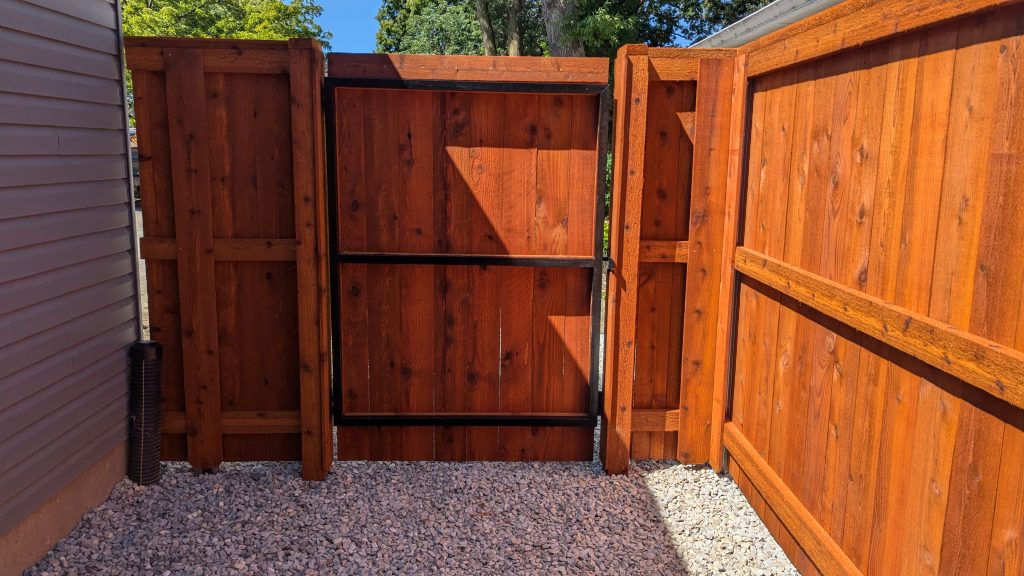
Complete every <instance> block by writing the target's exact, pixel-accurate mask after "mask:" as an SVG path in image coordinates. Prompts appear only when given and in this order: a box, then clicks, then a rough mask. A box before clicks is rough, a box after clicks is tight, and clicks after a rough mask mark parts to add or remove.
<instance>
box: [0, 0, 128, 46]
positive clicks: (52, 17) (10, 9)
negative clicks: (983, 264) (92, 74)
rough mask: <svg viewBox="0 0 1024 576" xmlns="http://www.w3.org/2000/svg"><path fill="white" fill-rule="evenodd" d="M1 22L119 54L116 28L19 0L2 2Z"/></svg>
mask: <svg viewBox="0 0 1024 576" xmlns="http://www.w3.org/2000/svg"><path fill="white" fill-rule="evenodd" d="M78 1H79V0H76V1H75V2H68V4H76V3H77V2H78ZM0 26H3V27H5V28H10V29H12V30H20V31H22V32H26V33H28V34H32V35H35V36H40V37H42V38H56V39H57V40H59V41H60V42H61V43H62V44H68V45H71V46H78V47H81V48H88V49H89V50H94V51H96V52H102V53H104V54H117V32H116V31H115V30H112V29H111V28H109V27H107V26H100V25H99V24H93V23H91V22H86V21H83V20H79V19H77V18H74V17H71V16H68V15H66V14H62V13H60V12H55V11H53V10H48V9H46V8H43V7H40V6H36V5H34V4H29V3H26V2H22V1H20V0H13V1H9V2H5V3H3V4H2V5H0Z"/></svg>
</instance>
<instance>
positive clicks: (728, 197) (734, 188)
mask: <svg viewBox="0 0 1024 576" xmlns="http://www.w3.org/2000/svg"><path fill="white" fill-rule="evenodd" d="M746 125H747V56H746V55H745V54H744V55H741V56H739V57H737V58H736V60H735V64H734V65H733V81H732V119H731V120H730V122H729V174H728V176H727V178H726V180H727V182H726V187H725V212H724V215H723V218H724V220H725V222H724V229H723V236H722V257H721V275H722V281H721V288H720V289H719V291H718V322H717V325H716V328H715V350H716V351H717V354H716V358H715V365H714V374H713V380H714V387H713V392H712V394H713V396H712V400H711V451H710V454H709V457H708V459H709V461H710V464H711V467H712V468H714V470H715V472H718V473H720V474H721V473H722V471H723V470H724V469H725V452H724V450H723V447H722V434H723V428H724V426H725V416H726V411H727V409H728V402H729V382H730V380H731V379H732V350H731V349H730V346H729V343H730V342H732V336H733V330H734V325H735V316H736V270H735V269H734V268H733V258H734V255H735V252H736V244H737V242H738V240H739V229H740V226H743V220H742V218H740V213H741V211H742V201H743V187H744V180H745V179H746V162H747V157H746V140H747V129H746Z"/></svg>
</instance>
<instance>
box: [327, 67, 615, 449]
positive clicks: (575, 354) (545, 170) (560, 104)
mask: <svg viewBox="0 0 1024 576" xmlns="http://www.w3.org/2000/svg"><path fill="white" fill-rule="evenodd" d="M341 60H344V58H342V59H341ZM341 60H339V59H337V58H336V59H335V63H337V62H339V61H341ZM356 60H358V58H356ZM375 60H376V61H377V62H380V61H381V60H380V59H375ZM435 60H436V58H434V57H422V58H419V57H415V58H413V57H410V58H405V57H403V58H402V63H403V64H402V65H403V66H411V67H414V68H415V67H416V66H426V67H429V66H432V65H433V64H431V62H434V61H435ZM457 60H458V59H456V61H457ZM354 61H355V60H353V62H354ZM452 62H454V61H452ZM449 63H450V62H449ZM502 63H503V65H505V64H508V65H515V64H516V61H514V60H512V61H502ZM592 64H593V62H588V65H592ZM448 72H449V74H451V73H452V71H450V70H449V71H448ZM345 73H346V74H349V75H358V76H362V77H366V76H367V75H373V74H374V72H373V71H368V70H365V69H359V68H358V66H356V67H354V68H352V67H350V68H347V69H346V72H345ZM485 76H486V77H487V78H488V79H490V80H494V79H497V78H499V77H500V74H499V73H498V72H494V71H492V72H490V73H488V74H485ZM355 94H360V95H362V98H363V99H362V100H361V103H360V104H361V106H362V110H361V111H360V110H356V109H355V108H354V107H353V106H352V105H351V103H350V100H351V99H352V98H353V95H355ZM335 97H336V98H337V99H336V104H337V115H338V117H337V118H336V119H335V121H336V122H339V123H340V124H338V126H339V134H338V140H337V146H338V154H339V158H338V159H337V161H338V162H339V170H338V171H337V172H338V175H339V182H338V190H339V210H340V211H341V212H342V213H343V214H344V213H345V212H350V213H352V214H355V213H357V212H360V213H363V215H362V216H360V217H361V218H362V219H363V220H362V222H361V223H360V225H361V226H363V229H364V230H365V237H366V241H365V242H363V243H362V245H352V243H351V242H349V243H348V244H347V245H346V243H345V242H343V243H342V246H341V249H342V250H343V251H345V252H363V253H371V254H372V253H405V254H468V255H473V254H484V255H499V256H506V255H507V256H509V257H523V256H527V255H534V256H567V255H568V256H573V257H579V258H592V257H593V250H594V239H593V231H594V228H593V226H594V224H593V218H594V210H595V202H596V201H597V198H596V189H597V182H596V179H595V175H596V173H597V146H598V139H597V136H598V124H597V122H596V115H597V104H598V98H597V97H596V96H594V95H575V94H519V93H500V92H479V93H474V92H464V91H452V92H446V91H436V90H382V89H374V88H348V87H346V88H339V89H337V91H336V93H335ZM371 100H372V103H371ZM387 110H399V111H402V110H405V111H407V112H404V113H403V112H399V113H398V114H397V115H396V116H397V121H395V120H392V119H389V118H386V117H385V116H386V111H387ZM511 110H515V112H514V113H512V112H510V111H511ZM424 111H428V112H429V113H424ZM346 114H357V115H361V116H362V118H360V119H359V120H358V123H356V122H353V121H352V120H347V119H345V117H344V115H346ZM392 124H394V126H392ZM356 147H362V148H361V149H360V150H356V149H355V148H356ZM345 155H348V157H352V156H359V157H361V158H362V159H363V161H362V166H361V168H360V171H359V172H358V173H354V172H352V171H351V170H350V169H349V168H347V167H345V165H346V164H348V163H350V161H349V160H348V159H346V157H345ZM389 158H395V159H396V161H392V160H389ZM391 165H394V166H397V168H392V167H391ZM346 180H348V182H346ZM357 187H361V188H362V190H367V191H374V192H373V194H372V195H369V192H363V191H360V190H358V189H357ZM356 194H367V195H368V196H366V197H364V198H359V197H357V196H356ZM357 207H358V208H357ZM344 222H345V220H344V218H342V223H343V224H342V225H344ZM342 234H345V232H342ZM348 268H349V266H348V265H344V266H343V269H344V270H347V269H348ZM385 269H391V270H393V271H394V273H396V274H397V275H398V276H397V277H395V278H396V279H392V278H391V277H390V276H388V275H387V274H388V273H385V272H384V271H383V270H385ZM366 270H367V274H368V275H369V276H370V277H371V278H370V279H369V280H368V282H369V284H370V285H373V286H374V287H375V289H374V292H376V293H370V294H368V295H367V296H366V297H364V298H360V299H358V300H356V299H354V298H352V299H346V300H344V301H343V303H342V314H343V320H342V333H343V337H342V340H343V342H342V350H341V356H342V370H343V380H342V386H343V390H344V392H343V396H344V397H345V399H346V400H349V399H356V398H358V397H359V395H361V394H363V393H364V392H363V390H365V391H366V392H365V393H366V394H368V395H369V396H370V402H369V403H368V404H367V405H360V406H359V407H358V409H356V406H355V405H354V404H353V403H351V402H349V403H347V404H345V406H344V409H345V412H346V413H370V414H386V413H432V412H433V413H437V414H457V413H537V414H556V413H571V414H583V413H585V412H586V409H587V403H588V401H589V394H588V390H589V363H590V348H589V346H590V318H591V316H590V313H591V311H590V275H589V272H588V271H587V270H584V269H573V270H568V269H564V268H537V269H532V268H528V267H525V268H524V267H503V266H491V267H479V266H462V265H448V266H404V265H380V264H368V265H366ZM343 276H344V274H343ZM393 287H397V288H398V291H399V293H400V297H398V298H396V297H395V294H393V293H392V288H393ZM350 300H352V301H350ZM435 302H438V303H440V305H436V304H435ZM346 306H348V307H355V308H356V309H359V310H365V318H366V320H365V322H366V326H367V330H368V331H367V334H368V335H369V337H370V338H371V340H373V341H372V342H371V343H370V345H369V346H367V348H368V352H367V354H368V364H367V367H366V370H365V372H364V373H360V374H356V375H354V376H353V379H352V380H348V379H347V378H348V373H347V370H348V368H347V367H346V364H348V360H347V358H350V357H351V355H349V354H347V349H348V347H349V346H353V345H356V342H354V341H353V340H352V339H348V338H345V332H346V331H347V330H349V329H350V328H352V329H362V328H357V326H362V323H363V321H364V320H363V312H359V313H354V314H358V319H357V320H356V322H348V321H346V320H345V319H344V318H345V317H346V316H348V315H347V314H346V312H345V308H346ZM392 333H394V334H396V335H397V334H399V333H401V336H400V337H397V340H395V341H391V340H389V338H391V334H392ZM423 342H430V343H431V344H429V345H427V346H423ZM417 347H418V348H419V349H417ZM384 349H389V350H388V351H386V352H382V350H384ZM431 350H433V352H431ZM362 353H363V352H362V351H361V350H356V351H355V357H356V359H357V360H355V361H356V362H358V364H357V367H356V368H355V369H356V370H360V371H361V370H362V368H361V366H362V363H361V360H359V358H360V355H361V354H362ZM375 354H376V355H378V356H379V357H378V358H376V359H375V357H374V355H375ZM391 380H394V381H396V382H399V384H397V385H395V386H392V385H390V384H388V381H391ZM413 382H415V383H413ZM350 383H351V388H352V390H349V388H350ZM364 387H365V388H364ZM392 388H394V392H395V393H394V394H392ZM375 398H377V399H378V400H374V399H375ZM391 399H397V403H396V402H392V401H391ZM345 428H347V427H345ZM363 430H364V432H365V433H366V434H367V435H368V436H367V437H366V438H365V439H364V440H363V442H365V444H366V446H367V452H366V455H365V456H363V457H368V458H371V459H379V458H385V457H393V458H396V459H438V460H466V459H472V460H495V459H506V460H533V459H543V460H560V459H573V460H579V459H589V458H591V457H592V446H593V443H592V439H593V432H592V431H591V430H587V429H568V428H562V427H550V428H545V427H533V428H531V427H523V426H516V427H502V428H500V429H499V428H498V427H479V426H478V427H465V426H461V427H438V428H436V429H434V430H431V428H430V427H420V428H419V429H416V430H414V429H412V428H409V427H392V428H390V429H384V428H383V427H382V428H379V429H372V428H366V429H363ZM394 432H397V433H399V434H401V436H400V437H396V436H394ZM344 433H345V434H349V432H347V431H346V432H344ZM346 457H357V456H356V455H354V454H353V455H346Z"/></svg>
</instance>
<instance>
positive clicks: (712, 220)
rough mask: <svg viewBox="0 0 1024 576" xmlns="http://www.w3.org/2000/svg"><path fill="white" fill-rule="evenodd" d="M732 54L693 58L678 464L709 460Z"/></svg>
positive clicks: (730, 99) (727, 164)
mask: <svg viewBox="0 0 1024 576" xmlns="http://www.w3.org/2000/svg"><path fill="white" fill-rule="evenodd" d="M733 62H734V59H733V58H701V59H700V60H699V61H698V62H697V108H696V110H697V111H696V119H695V126H694V131H695V135H694V140H695V141H694V143H693V144H694V146H693V149H694V150H693V178H692V185H691V188H690V190H691V192H690V194H691V196H690V234H689V242H690V255H689V259H688V260H687V264H686V269H687V273H686V303H685V307H684V314H685V316H684V320H683V362H682V384H681V387H680V392H679V408H680V410H679V441H678V444H677V450H678V453H677V458H678V460H679V461H680V462H685V463H688V464H700V463H704V462H706V461H707V460H708V456H709V450H710V446H711V420H712V417H711V412H712V410H711V406H712V396H713V393H712V390H713V386H714V383H713V377H714V371H713V367H714V365H715V362H716V360H717V358H716V353H715V337H716V324H717V318H718V291H719V285H720V281H721V268H720V264H721V262H720V256H721V250H722V233H723V230H724V227H723V212H724V205H725V191H726V183H727V176H728V166H729V134H730V130H729V124H730V121H731V119H732V115H731V108H732V83H733Z"/></svg>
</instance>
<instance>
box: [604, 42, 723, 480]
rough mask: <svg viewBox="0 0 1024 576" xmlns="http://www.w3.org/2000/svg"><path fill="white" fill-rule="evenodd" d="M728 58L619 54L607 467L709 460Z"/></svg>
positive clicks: (638, 50)
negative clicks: (634, 461) (642, 461)
mask: <svg viewBox="0 0 1024 576" xmlns="http://www.w3.org/2000/svg"><path fill="white" fill-rule="evenodd" d="M733 56H735V51H733V50H692V51H690V50H687V51H672V50H664V49H649V48H647V47H645V46H624V47H623V48H621V49H620V50H619V54H618V59H617V63H616V66H617V73H616V79H617V80H616V82H617V83H618V85H617V86H616V121H615V130H616V138H615V145H614V146H615V147H614V153H615V173H614V175H613V185H614V187H615V188H614V192H613V195H612V216H611V223H610V226H611V255H612V258H613V259H614V260H615V262H616V269H615V271H614V272H613V273H612V274H611V275H610V276H609V280H608V309H609V311H608V325H607V329H606V333H607V336H606V341H607V342H608V352H607V355H606V369H605V373H606V374H607V376H606V380H605V406H604V417H605V420H604V421H605V422H606V423H607V425H606V426H605V428H604V430H603V433H604V436H603V438H602V460H603V462H604V465H605V468H606V469H607V470H609V471H611V472H622V471H625V470H626V468H627V466H628V460H629V459H630V458H633V459H648V458H654V459H679V460H680V461H682V462H686V463H703V462H706V461H708V459H709V456H710V448H711V435H712V426H711V423H712V419H713V416H712V412H713V410H712V407H713V397H714V394H713V390H714V385H713V379H714V366H715V363H714V359H715V355H716V352H715V350H716V345H717V328H718V318H717V309H718V305H719V285H720V282H721V277H720V272H721V265H720V264H721V258H722V255H721V249H722V245H721V242H722V238H723V229H724V214H725V211H724V205H723V202H724V198H725V188H726V184H727V182H726V177H727V167H728V157H729V153H730V152H729V148H730V137H731V130H730V126H731V120H732V114H731V110H732V105H733V82H734V80H735V78H734V74H733V66H734V63H733V60H734V58H733ZM719 402H720V403H721V402H722V400H721V399H719Z"/></svg>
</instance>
